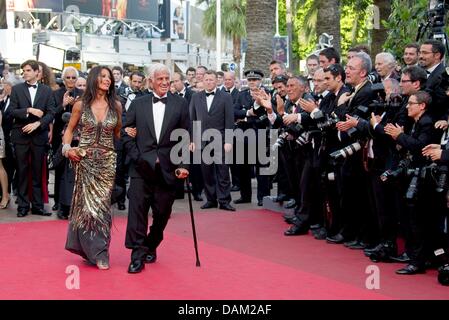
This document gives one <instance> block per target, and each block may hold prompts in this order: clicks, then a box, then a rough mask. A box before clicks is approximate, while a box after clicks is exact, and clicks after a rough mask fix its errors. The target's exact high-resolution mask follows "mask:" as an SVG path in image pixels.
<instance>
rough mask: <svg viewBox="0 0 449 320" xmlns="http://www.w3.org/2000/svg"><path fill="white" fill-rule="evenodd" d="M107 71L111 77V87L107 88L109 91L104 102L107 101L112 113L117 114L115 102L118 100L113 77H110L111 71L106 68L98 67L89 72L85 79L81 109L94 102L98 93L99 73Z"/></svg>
mask: <svg viewBox="0 0 449 320" xmlns="http://www.w3.org/2000/svg"><path fill="white" fill-rule="evenodd" d="M103 70H107V71H108V72H109V76H110V77H111V85H110V86H109V90H108V92H107V93H106V100H107V101H108V106H109V109H110V110H111V111H112V112H113V113H117V110H116V101H117V100H118V98H117V95H116V93H115V82H114V77H113V76H112V71H111V69H109V68H108V67H106V66H98V67H95V68H93V69H92V70H90V72H89V75H88V77H87V82H86V90H85V91H84V94H83V108H85V107H86V106H90V105H91V104H92V102H94V100H95V98H96V97H97V93H98V82H99V81H100V80H99V78H100V76H101V71H103Z"/></svg>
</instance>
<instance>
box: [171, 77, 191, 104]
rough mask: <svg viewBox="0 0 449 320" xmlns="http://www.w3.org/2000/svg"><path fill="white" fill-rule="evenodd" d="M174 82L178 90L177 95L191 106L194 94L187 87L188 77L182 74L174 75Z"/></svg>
mask: <svg viewBox="0 0 449 320" xmlns="http://www.w3.org/2000/svg"><path fill="white" fill-rule="evenodd" d="M172 81H173V85H174V87H175V89H176V94H177V95H178V96H180V97H181V98H184V99H186V100H187V103H188V104H190V100H191V99H192V94H193V92H192V89H190V88H187V87H186V86H185V81H186V77H185V76H184V75H183V74H182V73H179V72H175V73H173V77H172Z"/></svg>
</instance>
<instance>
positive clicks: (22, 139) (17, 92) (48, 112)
mask: <svg viewBox="0 0 449 320" xmlns="http://www.w3.org/2000/svg"><path fill="white" fill-rule="evenodd" d="M30 107H32V108H36V109H40V110H42V111H43V112H44V116H43V117H42V118H38V117H36V116H34V115H32V114H29V115H27V108H30ZM9 109H11V114H12V116H13V117H14V124H13V127H12V131H11V142H12V143H17V144H29V143H33V144H35V145H41V146H42V145H45V144H46V143H48V128H49V127H48V126H49V124H50V123H52V121H53V118H54V115H55V110H56V103H55V99H54V96H53V92H52V90H51V89H50V87H48V86H46V85H44V84H39V85H38V87H37V93H36V97H35V99H34V105H31V96H30V92H29V90H28V86H27V85H26V83H21V84H18V85H15V86H14V87H13V88H12V92H11V102H10V105H9ZM36 121H40V123H41V125H40V126H39V128H37V129H36V130H34V131H33V132H32V133H31V134H27V133H23V131H22V128H23V127H24V126H26V125H27V124H30V123H33V122H36Z"/></svg>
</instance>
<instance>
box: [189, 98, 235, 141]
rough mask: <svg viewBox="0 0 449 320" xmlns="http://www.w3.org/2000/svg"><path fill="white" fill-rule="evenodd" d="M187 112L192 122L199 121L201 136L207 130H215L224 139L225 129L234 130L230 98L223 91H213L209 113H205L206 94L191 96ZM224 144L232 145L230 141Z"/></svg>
mask: <svg viewBox="0 0 449 320" xmlns="http://www.w3.org/2000/svg"><path fill="white" fill-rule="evenodd" d="M189 110H190V119H191V120H192V121H201V134H203V132H204V131H205V130H207V129H217V130H218V131H220V132H221V134H222V136H223V137H224V135H225V129H231V130H232V129H233V128H234V108H233V105H232V97H231V95H230V94H228V93H226V92H224V91H221V90H218V89H217V90H216V91H215V97H214V100H213V101H212V105H211V107H210V110H209V112H208V111H207V101H206V92H205V91H201V92H197V93H195V94H193V96H192V100H191V101H190V107H189ZM225 143H232V139H231V141H225Z"/></svg>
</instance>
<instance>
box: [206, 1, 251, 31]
mask: <svg viewBox="0 0 449 320" xmlns="http://www.w3.org/2000/svg"><path fill="white" fill-rule="evenodd" d="M203 2H206V1H205V0H199V1H198V3H203ZM216 4H217V3H216V1H215V0H212V1H209V7H208V8H207V9H206V11H205V12H204V19H203V26H202V27H203V31H204V34H205V35H206V36H208V37H213V38H215V32H216V25H217V24H216V22H217V15H216V12H217V11H216ZM245 10H246V1H241V0H222V1H221V30H222V32H223V34H224V35H226V36H227V37H230V38H233V37H237V38H244V37H246V11H245Z"/></svg>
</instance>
